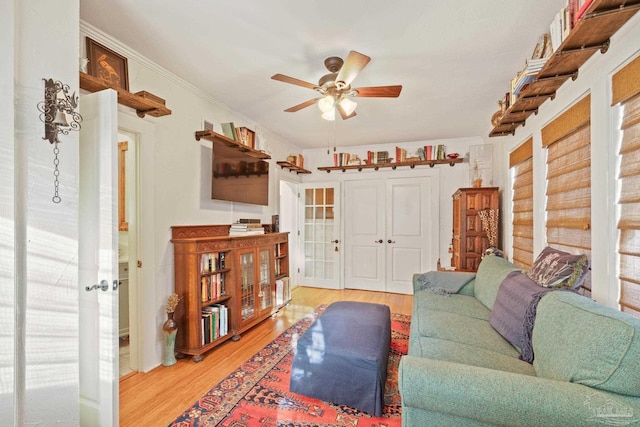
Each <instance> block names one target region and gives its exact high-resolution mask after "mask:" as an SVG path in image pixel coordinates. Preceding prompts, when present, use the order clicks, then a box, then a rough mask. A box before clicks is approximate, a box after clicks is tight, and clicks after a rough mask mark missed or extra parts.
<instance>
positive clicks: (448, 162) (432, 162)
mask: <svg viewBox="0 0 640 427" xmlns="http://www.w3.org/2000/svg"><path fill="white" fill-rule="evenodd" d="M463 160H464V159H463V158H457V159H444V160H419V161H415V162H413V161H411V162H396V163H391V162H389V163H377V164H373V165H347V166H320V167H318V170H320V171H327V173H330V172H331V171H342V172H346V171H348V170H357V171H358V172H360V171H362V170H363V169H373V170H378V169H381V168H391V169H393V170H395V169H396V168H398V167H404V166H408V167H410V168H411V169H413V168H415V167H416V166H421V165H429V166H430V167H434V166H435V165H449V166H451V167H453V166H454V165H455V164H456V163H462V162H463Z"/></svg>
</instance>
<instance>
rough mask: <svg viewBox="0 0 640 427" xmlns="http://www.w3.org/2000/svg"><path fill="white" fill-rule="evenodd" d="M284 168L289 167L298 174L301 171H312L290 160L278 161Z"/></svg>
mask: <svg viewBox="0 0 640 427" xmlns="http://www.w3.org/2000/svg"><path fill="white" fill-rule="evenodd" d="M276 163H277V164H278V165H279V166H280V167H281V168H282V169H289V171H290V172H295V173H297V174H298V175H300V174H301V173H311V171H309V170H306V169H304V168H301V167H299V166H296V165H294V164H293V163H289V162H276Z"/></svg>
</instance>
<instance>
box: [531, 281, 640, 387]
mask: <svg viewBox="0 0 640 427" xmlns="http://www.w3.org/2000/svg"><path fill="white" fill-rule="evenodd" d="M533 350H534V352H535V359H534V361H533V367H534V368H535V370H536V373H537V375H538V376H540V377H544V378H551V379H555V380H560V381H570V382H574V383H579V384H583V385H586V386H589V387H594V388H598V389H601V390H606V391H611V392H614V393H620V394H626V395H630V396H640V369H638V360H640V319H636V318H634V317H632V316H630V315H628V314H625V313H622V312H620V311H618V310H615V309H613V308H610V307H605V306H603V305H601V304H598V303H597V302H595V301H592V300H590V299H588V298H586V297H583V296H581V295H578V294H576V293H573V292H550V293H548V294H547V295H545V296H544V297H543V298H542V299H541V300H540V303H539V304H538V311H537V316H536V321H535V325H534V327H533Z"/></svg>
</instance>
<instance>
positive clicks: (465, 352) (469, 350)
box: [409, 337, 536, 376]
mask: <svg viewBox="0 0 640 427" xmlns="http://www.w3.org/2000/svg"><path fill="white" fill-rule="evenodd" d="M416 341H417V343H416V344H417V345H414V346H413V348H412V350H413V352H412V353H409V354H410V355H411V356H417V357H427V358H429V359H438V360H447V361H449V362H455V363H462V364H465V365H472V366H479V367H481V368H489V369H496V370H499V371H506V372H514V373H516V374H522V375H534V376H535V375H536V371H535V369H534V368H533V366H532V365H531V364H530V363H527V362H523V361H522V360H519V359H517V358H515V357H512V356H506V355H504V354H501V353H497V352H495V351H491V350H486V349H483V348H478V347H473V346H470V345H467V344H463V343H457V342H453V341H448V340H442V339H438V338H431V337H420V338H418V339H417V340H416Z"/></svg>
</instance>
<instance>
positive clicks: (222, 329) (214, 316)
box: [200, 304, 229, 345]
mask: <svg viewBox="0 0 640 427" xmlns="http://www.w3.org/2000/svg"><path fill="white" fill-rule="evenodd" d="M228 327H229V321H228V309H227V307H226V306H225V305H223V304H215V305H212V306H206V307H202V321H201V328H202V330H201V332H202V334H201V337H202V340H201V342H200V343H201V344H202V345H205V344H209V343H210V342H213V341H215V340H216V339H218V338H220V337H223V336H225V335H227V334H228V333H229V329H228Z"/></svg>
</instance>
